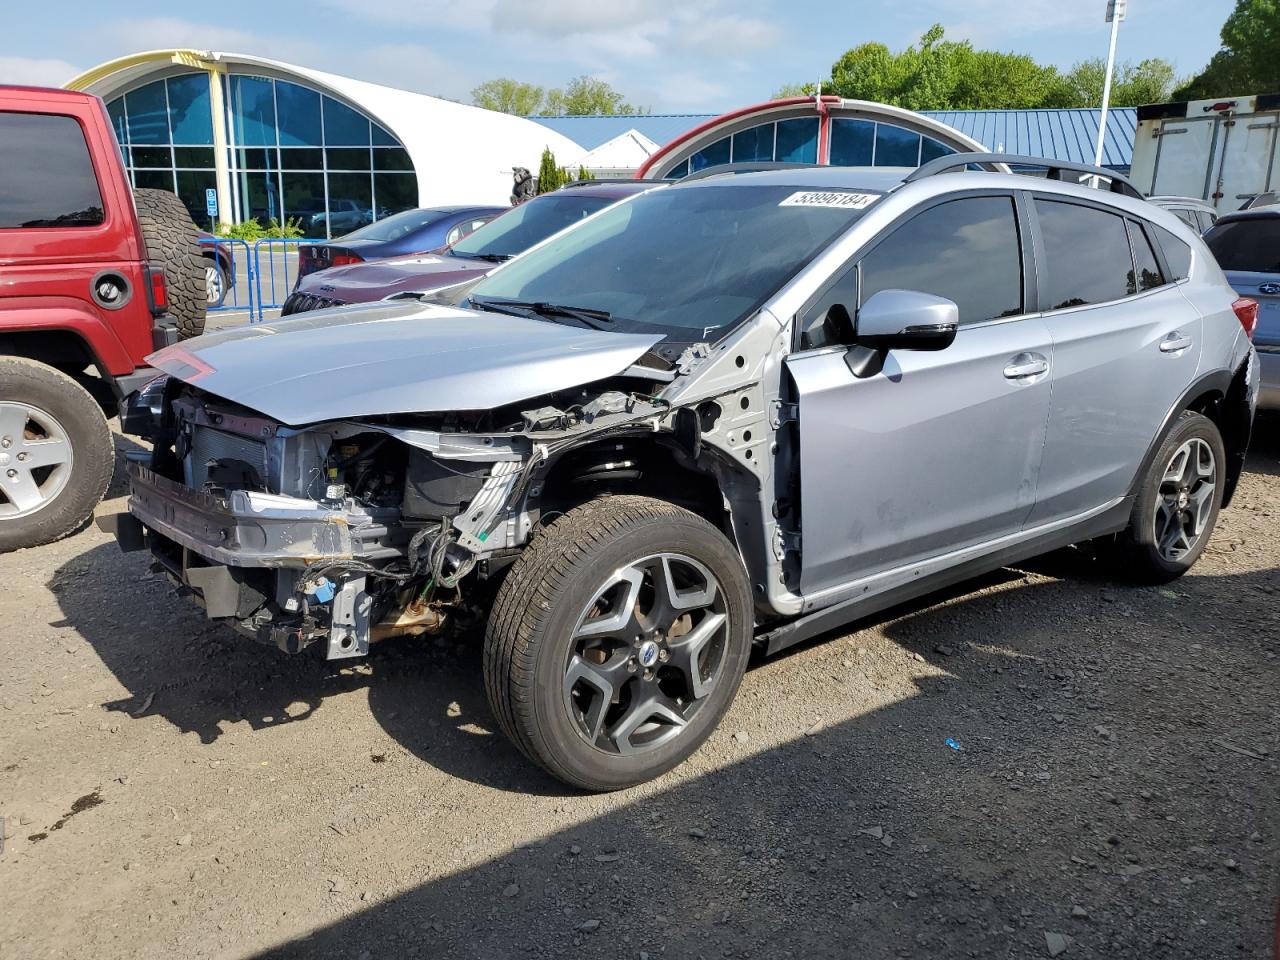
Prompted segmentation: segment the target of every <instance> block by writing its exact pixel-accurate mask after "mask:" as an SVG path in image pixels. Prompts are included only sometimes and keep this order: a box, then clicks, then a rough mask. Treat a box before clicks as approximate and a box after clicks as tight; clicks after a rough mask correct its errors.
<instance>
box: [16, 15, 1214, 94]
mask: <svg viewBox="0 0 1280 960" xmlns="http://www.w3.org/2000/svg"><path fill="white" fill-rule="evenodd" d="M1105 6H1106V3H1105V0H915V2H912V3H901V2H896V0H858V2H853V0H843V2H833V0H826V2H823V0H308V2H305V3H301V2H295V0H276V2H271V0H255V2H245V0H218V2H215V3H205V4H182V5H177V4H174V5H170V6H167V7H166V6H160V5H157V4H155V3H154V2H152V3H131V2H127V0H115V2H110V3H103V2H100V0H98V2H81V0H52V2H46V3H26V2H14V3H10V4H6V9H5V16H4V19H5V29H4V31H3V32H2V33H0V83H43V84H49V85H55V84H61V83H62V82H64V81H66V80H67V79H69V78H70V77H71V76H72V75H74V74H75V73H77V72H79V71H80V70H83V69H85V68H88V67H91V66H94V65H96V64H98V63H100V62H102V61H104V60H107V59H110V58H112V57H116V56H121V55H124V54H127V53H133V52H137V51H140V50H150V49H156V48H162V47H174V46H183V47H194V48H197V49H209V50H226V51H234V52H237V53H249V54H256V55H259V56H265V57H271V58H274V59H278V60H285V61H289V62H292V63H297V64H302V65H306V66H311V67H315V68H318V69H322V70H329V71H331V72H334V73H340V74H345V75H347V76H352V77H358V78H360V79H364V80H371V81H374V82H379V83H387V84H391V85H394V86H401V87H406V88H409V89H413V90H417V91H420V92H423V93H432V94H437V95H440V96H447V97H451V98H454V99H458V100H468V99H469V91H470V90H471V88H472V87H474V86H475V85H476V84H477V83H478V82H480V81H482V80H486V79H489V78H492V77H497V76H511V77H515V78H517V79H521V80H528V81H531V82H534V83H538V84H542V85H544V86H557V85H560V84H563V83H564V82H565V81H566V80H568V79H569V78H571V77H573V76H577V75H578V74H583V73H587V74H591V75H593V76H598V77H601V78H603V79H605V80H608V81H609V82H610V83H612V84H613V85H614V86H615V87H616V88H617V89H619V90H620V91H622V92H623V93H624V94H625V95H626V96H627V97H628V98H629V99H630V100H631V101H632V102H635V103H638V104H641V105H643V106H648V107H650V108H651V109H652V110H653V112H655V113H666V112H686V111H689V112H719V111H722V110H728V109H732V108H734V107H737V106H742V105H744V104H747V103H753V102H756V101H758V100H763V99H767V98H768V96H769V94H770V93H771V92H772V91H774V90H775V89H777V88H778V87H779V86H780V85H782V84H783V83H786V82H788V81H805V80H814V79H817V78H818V77H819V76H825V75H827V74H828V72H829V70H830V67H831V63H832V61H834V60H835V59H836V58H837V57H838V56H839V55H840V54H841V53H842V52H843V51H844V50H846V49H848V48H849V47H852V46H855V45H857V44H859V43H864V42H866V41H868V40H878V41H881V42H883V43H886V44H888V45H889V46H890V47H892V48H894V49H897V48H900V47H902V46H905V45H906V44H908V43H910V42H912V41H913V40H915V39H916V38H917V37H919V35H920V34H921V33H923V32H924V31H925V30H926V29H927V28H928V27H929V25H930V24H932V23H935V22H938V23H941V24H943V25H944V26H945V27H946V28H947V33H948V36H950V37H953V38H967V39H970V40H972V41H973V42H974V43H976V44H978V45H980V46H990V47H995V48H998V49H1002V50H1013V51H1017V52H1021V53H1029V54H1031V55H1032V56H1034V57H1036V58H1037V59H1038V60H1041V61H1043V62H1048V63H1054V64H1057V65H1059V66H1062V67H1068V66H1070V65H1071V64H1072V63H1074V62H1075V61H1077V60H1080V59H1083V58H1086V57H1091V56H1101V55H1105V53H1106V45H1107V27H1106V25H1105V24H1104V23H1103V12H1104V9H1105ZM1233 6H1234V4H1233V2H1232V0H1130V3H1129V19H1128V21H1127V22H1126V23H1125V24H1124V25H1123V26H1122V28H1121V31H1120V48H1119V51H1120V52H1119V56H1120V59H1122V60H1123V59H1130V60H1141V59H1143V58H1144V57H1155V56H1159V57H1164V58H1166V59H1168V60H1171V61H1172V62H1173V63H1174V65H1175V67H1176V68H1177V70H1178V73H1179V74H1180V75H1190V74H1192V73H1194V72H1196V71H1197V70H1199V69H1200V68H1201V67H1203V66H1204V64H1205V63H1206V62H1207V61H1208V59H1209V57H1210V56H1211V55H1212V54H1213V52H1214V50H1216V49H1217V46H1218V31H1219V30H1220V29H1221V26H1222V22H1223V21H1224V20H1225V19H1226V17H1227V14H1228V13H1229V12H1230V11H1231V9H1232V7H1233Z"/></svg>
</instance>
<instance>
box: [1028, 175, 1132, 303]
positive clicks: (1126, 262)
mask: <svg viewBox="0 0 1280 960" xmlns="http://www.w3.org/2000/svg"><path fill="white" fill-rule="evenodd" d="M1036 214H1037V216H1038V218H1039V220H1040V234H1041V236H1042V237H1043V238H1044V258H1045V269H1044V272H1043V285H1042V289H1041V296H1042V298H1043V300H1044V303H1045V304H1046V309H1049V310H1063V309H1066V308H1067V307H1082V306H1086V305H1088V304H1091V303H1106V302H1107V301H1109V300H1119V299H1121V298H1122V297H1127V296H1128V295H1129V294H1130V293H1131V292H1132V291H1131V290H1130V289H1129V284H1130V282H1131V281H1132V279H1133V260H1132V258H1131V257H1130V255H1129V238H1128V236H1127V235H1126V232H1125V222H1124V219H1123V218H1121V217H1119V216H1117V215H1116V214H1114V213H1107V212H1106V211H1105V210H1099V209H1097V208H1096V207H1085V206H1081V205H1079V204H1074V203H1060V202H1058V201H1056V200H1040V199H1037V200H1036Z"/></svg>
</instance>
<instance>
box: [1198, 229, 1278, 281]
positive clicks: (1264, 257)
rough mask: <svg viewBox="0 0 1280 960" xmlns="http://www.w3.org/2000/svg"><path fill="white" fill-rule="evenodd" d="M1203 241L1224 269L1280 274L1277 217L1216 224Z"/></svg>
mask: <svg viewBox="0 0 1280 960" xmlns="http://www.w3.org/2000/svg"><path fill="white" fill-rule="evenodd" d="M1204 242H1205V243H1207V244H1208V245H1209V250H1210V252H1211V253H1212V254H1213V255H1214V257H1215V258H1216V259H1217V261H1218V266H1220V267H1222V269H1223V270H1238V271H1241V272H1243V273H1276V272H1280V217H1249V218H1247V219H1242V220H1228V221H1227V222H1226V223H1219V224H1216V225H1215V226H1214V228H1213V229H1212V230H1210V231H1209V233H1208V234H1207V235H1206V236H1205V238H1204Z"/></svg>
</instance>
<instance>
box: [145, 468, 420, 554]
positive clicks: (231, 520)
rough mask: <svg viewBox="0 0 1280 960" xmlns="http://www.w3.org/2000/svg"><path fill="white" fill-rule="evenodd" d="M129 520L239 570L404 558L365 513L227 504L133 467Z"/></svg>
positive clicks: (271, 500) (257, 500) (252, 496)
mask: <svg viewBox="0 0 1280 960" xmlns="http://www.w3.org/2000/svg"><path fill="white" fill-rule="evenodd" d="M129 483H130V488H131V489H130V495H129V513H130V514H131V515H132V516H133V517H135V518H136V519H137V520H139V521H140V522H141V523H142V524H143V525H144V526H146V527H148V528H149V529H151V530H154V531H156V532H157V533H160V534H163V535H164V536H165V537H168V538H169V539H170V540H172V541H174V542H175V543H177V544H180V545H181V546H183V547H185V548H187V549H188V550H194V551H195V552H196V553H198V554H200V555H201V556H202V557H204V558H205V559H207V560H210V561H212V562H214V563H224V564H229V565H231V566H237V567H305V566H307V565H309V564H313V563H317V562H319V561H336V560H350V559H354V558H357V557H358V558H360V559H363V560H371V559H376V558H378V557H393V556H397V555H398V554H399V551H397V550H396V549H395V548H394V547H392V546H391V545H390V543H389V541H388V535H389V533H390V531H389V530H388V529H387V528H386V527H385V526H382V525H380V524H378V523H376V522H375V520H374V518H373V517H372V516H370V515H369V514H367V513H357V512H352V511H346V510H343V509H341V508H338V507H329V506H326V505H324V504H320V503H317V502H316V501H314V500H303V499H300V498H298V497H285V496H279V495H277V494H272V493H253V492H250V491H247V490H233V491H231V493H230V494H229V496H228V497H227V498H225V499H224V498H221V497H216V496H214V495H212V494H209V493H205V492H204V491H202V490H194V489H192V488H191V487H188V486H185V485H183V484H181V483H177V482H175V481H173V480H168V479H166V478H165V477H162V476H159V475H158V474H156V473H154V472H153V471H152V470H150V469H149V468H147V467H144V466H142V465H141V464H139V463H130V464H129Z"/></svg>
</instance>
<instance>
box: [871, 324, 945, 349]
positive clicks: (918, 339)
mask: <svg viewBox="0 0 1280 960" xmlns="http://www.w3.org/2000/svg"><path fill="white" fill-rule="evenodd" d="M957 329H958V326H957V325H956V324H954V323H929V324H920V325H916V326H910V327H904V328H903V329H902V330H900V331H899V332H897V333H885V334H879V335H876V336H861V337H857V338H856V340H855V343H857V344H858V345H859V346H864V347H871V348H872V349H874V350H886V351H887V350H930V351H936V350H945V349H947V347H949V346H951V344H952V343H954V342H955V339H956V330H957Z"/></svg>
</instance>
